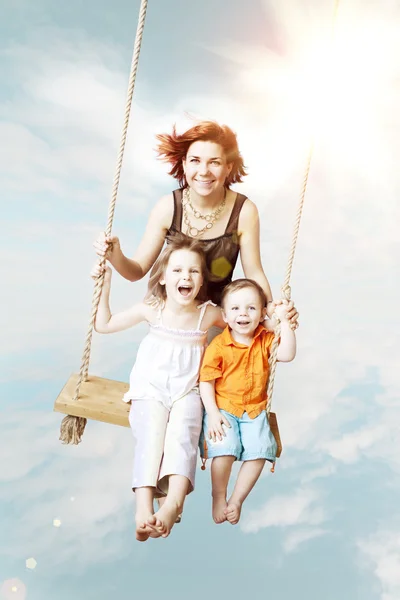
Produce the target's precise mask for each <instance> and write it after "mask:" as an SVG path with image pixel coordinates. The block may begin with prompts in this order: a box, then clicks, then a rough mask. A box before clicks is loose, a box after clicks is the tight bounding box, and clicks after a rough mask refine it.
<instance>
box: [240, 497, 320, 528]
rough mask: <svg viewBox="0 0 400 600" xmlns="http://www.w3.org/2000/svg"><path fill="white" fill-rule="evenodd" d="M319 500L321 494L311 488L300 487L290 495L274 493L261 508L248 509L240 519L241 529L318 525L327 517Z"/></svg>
mask: <svg viewBox="0 0 400 600" xmlns="http://www.w3.org/2000/svg"><path fill="white" fill-rule="evenodd" d="M321 500H322V498H321V495H320V494H319V493H318V492H316V491H314V490H311V489H300V490H299V491H297V492H296V493H294V494H293V495H291V496H281V495H276V496H274V497H273V498H271V500H268V502H266V503H265V504H264V505H263V506H262V507H261V508H259V509H256V510H251V511H249V512H248V514H247V515H246V516H245V518H243V520H242V521H241V529H242V531H243V532H244V533H257V531H259V530H260V529H263V528H265V527H288V526H293V525H301V524H307V525H319V524H320V523H322V522H324V521H325V520H326V519H327V517H326V515H325V511H324V509H323V507H322V506H321Z"/></svg>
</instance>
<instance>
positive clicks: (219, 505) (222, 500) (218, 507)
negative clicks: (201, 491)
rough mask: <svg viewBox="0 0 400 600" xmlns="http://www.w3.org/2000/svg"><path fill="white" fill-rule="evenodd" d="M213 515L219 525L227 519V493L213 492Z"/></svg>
mask: <svg viewBox="0 0 400 600" xmlns="http://www.w3.org/2000/svg"><path fill="white" fill-rule="evenodd" d="M212 499H213V504H212V516H213V519H214V521H215V523H217V524H218V525H219V524H220V523H223V522H224V521H226V514H225V513H226V508H227V504H226V494H224V493H223V494H213V497H212Z"/></svg>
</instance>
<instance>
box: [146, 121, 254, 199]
mask: <svg viewBox="0 0 400 600" xmlns="http://www.w3.org/2000/svg"><path fill="white" fill-rule="evenodd" d="M156 137H157V140H158V146H157V153H158V157H159V158H161V160H163V161H164V162H167V163H170V164H171V165H172V169H171V170H170V172H169V175H172V177H174V178H175V179H177V180H178V181H179V185H180V186H181V187H187V181H186V177H185V173H184V172H183V164H182V161H183V160H184V159H185V158H186V155H187V153H188V150H189V147H190V146H191V145H192V144H193V142H198V141H203V142H215V143H216V144H219V145H220V146H221V147H222V149H223V151H224V154H225V157H226V161H227V163H228V164H232V170H231V172H230V173H229V175H228V177H227V178H226V182H225V185H226V186H227V187H229V186H230V185H232V183H240V182H241V181H242V177H244V176H245V175H247V173H246V171H245V166H244V164H243V158H242V156H241V154H240V152H239V147H238V143H237V138H236V134H235V133H234V132H233V131H232V129H230V128H229V127H228V126H227V125H219V124H218V123H216V122H215V121H202V122H201V123H199V124H198V125H195V126H194V127H191V128H190V129H188V130H187V131H185V133H183V134H182V135H178V134H177V132H176V126H175V125H174V126H173V128H172V134H168V133H161V134H159V135H157V136H156Z"/></svg>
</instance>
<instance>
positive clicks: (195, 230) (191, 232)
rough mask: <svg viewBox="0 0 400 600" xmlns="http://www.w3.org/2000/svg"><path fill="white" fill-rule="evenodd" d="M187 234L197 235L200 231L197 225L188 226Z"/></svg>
mask: <svg viewBox="0 0 400 600" xmlns="http://www.w3.org/2000/svg"><path fill="white" fill-rule="evenodd" d="M188 233H189V235H190V236H191V237H197V236H198V235H199V233H200V231H199V230H198V229H197V227H189V232H188Z"/></svg>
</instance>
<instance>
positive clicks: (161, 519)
mask: <svg viewBox="0 0 400 600" xmlns="http://www.w3.org/2000/svg"><path fill="white" fill-rule="evenodd" d="M190 486H191V484H190V481H189V479H188V478H187V477H185V476H184V475H170V476H169V477H168V494H167V497H166V498H165V500H164V502H163V503H162V506H161V507H160V509H159V510H158V511H157V512H156V513H155V514H154V515H153V516H152V517H150V519H149V520H148V521H147V526H148V527H149V528H151V529H153V530H155V531H157V532H158V533H159V534H160V535H161V536H162V537H168V536H169V534H170V532H171V529H172V527H173V526H174V524H175V522H176V520H177V518H178V517H179V515H180V514H181V513H182V511H183V504H184V502H185V498H186V496H187V494H188V492H189V488H190Z"/></svg>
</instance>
